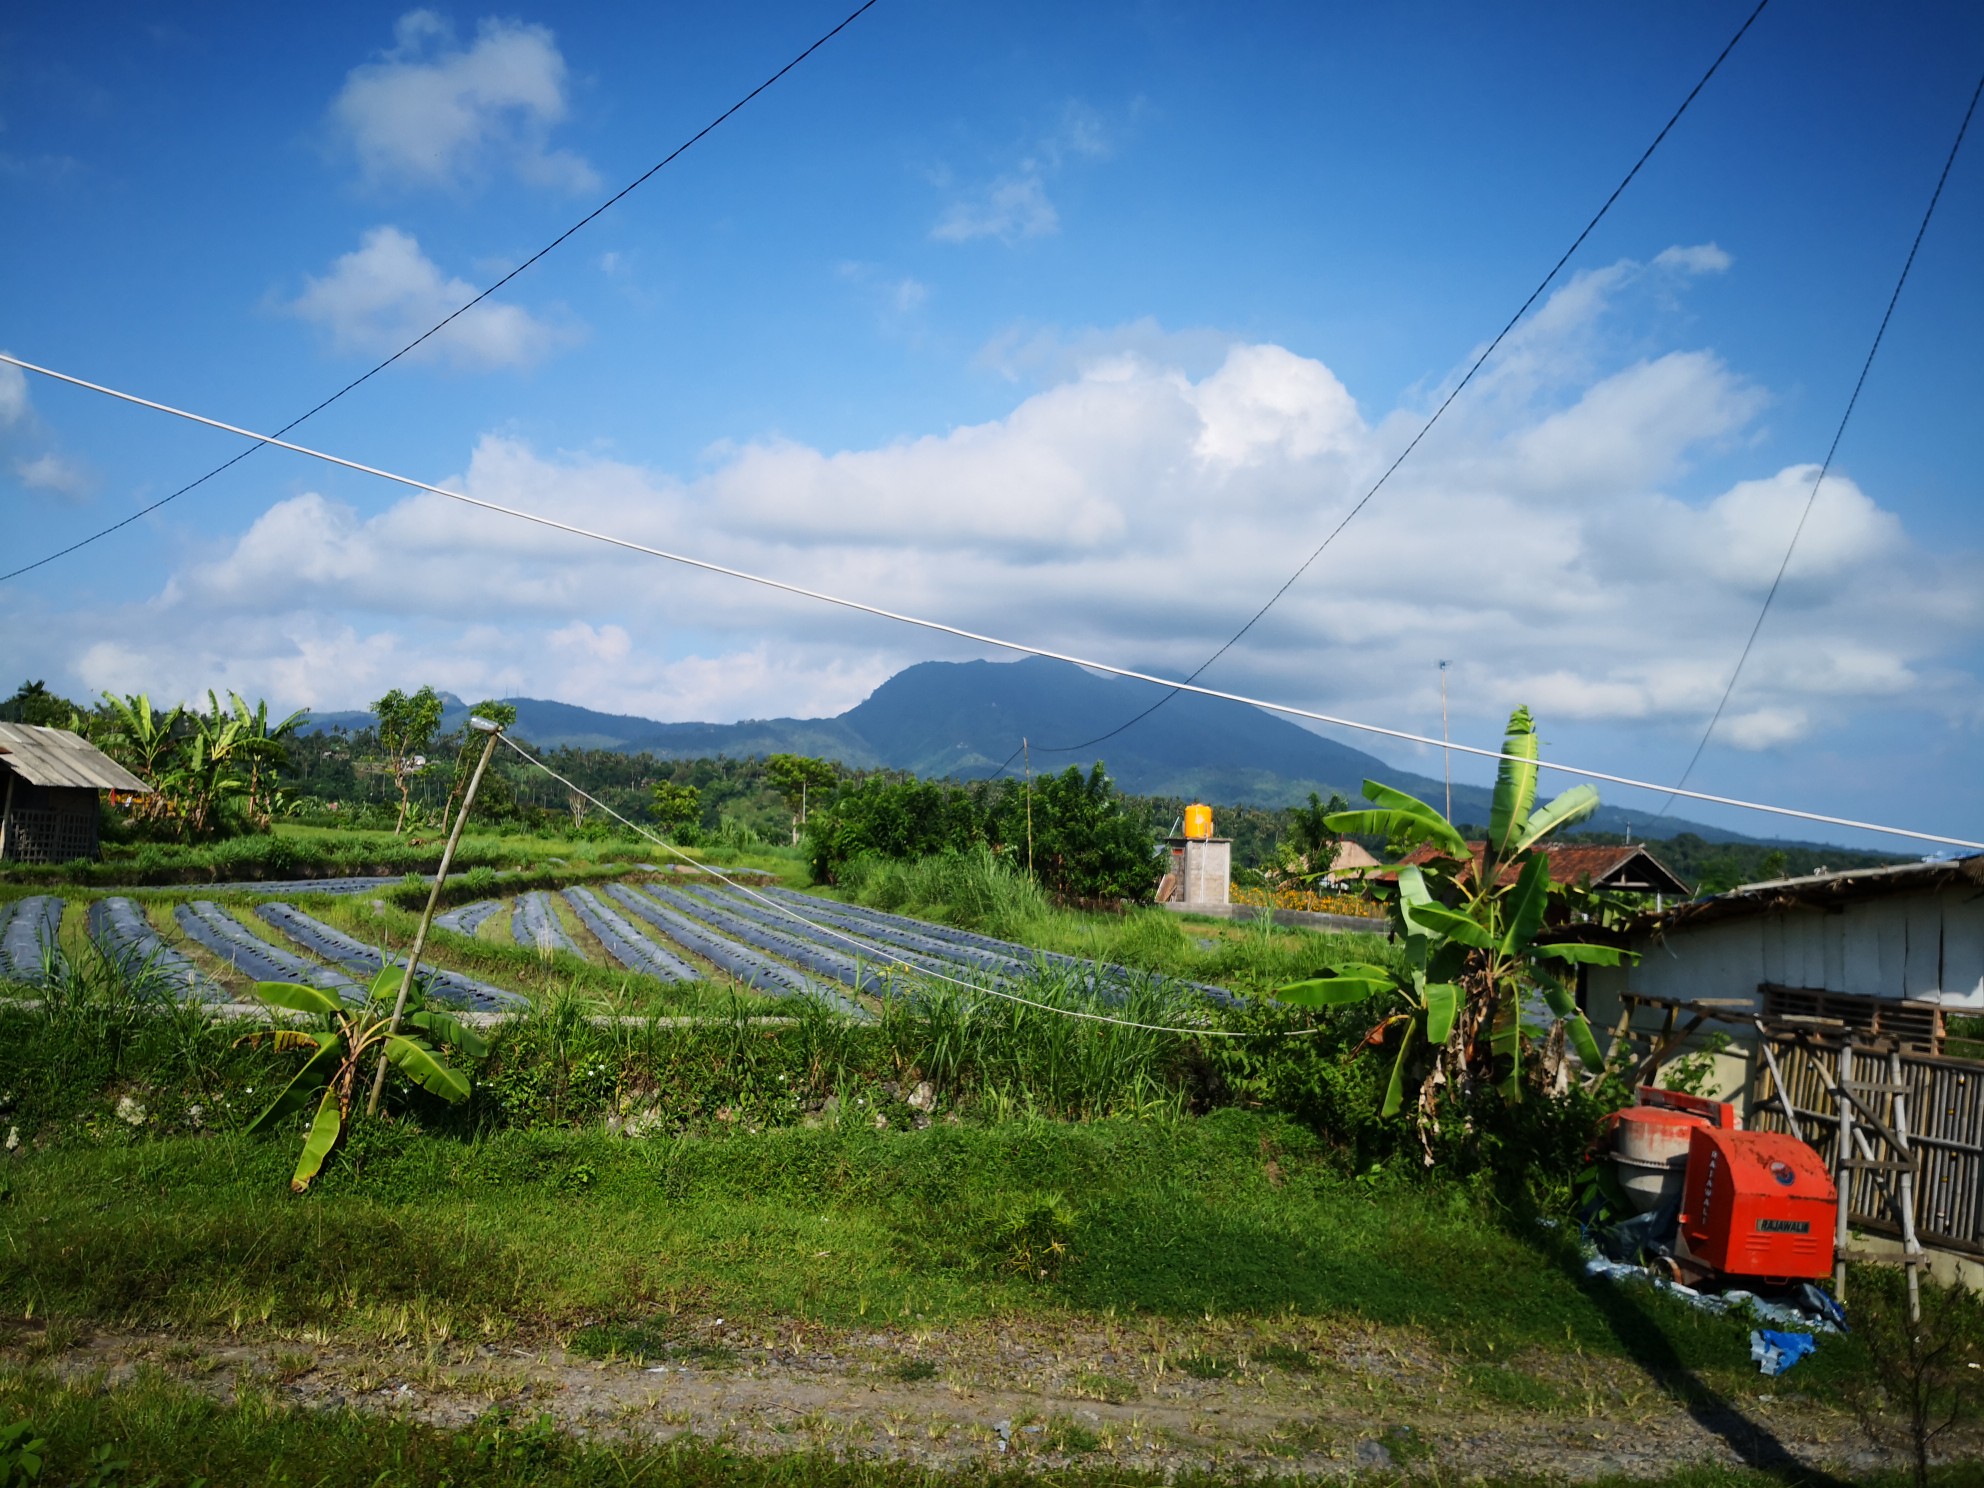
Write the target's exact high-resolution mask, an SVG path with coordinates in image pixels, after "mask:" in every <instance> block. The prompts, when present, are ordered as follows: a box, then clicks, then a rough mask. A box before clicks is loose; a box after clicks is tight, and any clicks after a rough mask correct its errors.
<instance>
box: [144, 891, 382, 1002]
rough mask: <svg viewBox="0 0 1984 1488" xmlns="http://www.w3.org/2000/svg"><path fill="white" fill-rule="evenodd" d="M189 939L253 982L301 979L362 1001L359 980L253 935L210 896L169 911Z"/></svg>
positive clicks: (310, 984) (343, 996) (309, 983)
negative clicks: (356, 980)
mask: <svg viewBox="0 0 1984 1488" xmlns="http://www.w3.org/2000/svg"><path fill="white" fill-rule="evenodd" d="M172 917H173V918H174V919H176V920H177V921H178V922H179V928H180V929H181V930H183V931H185V932H186V937H187V939H189V940H192V941H194V942H196V943H197V944H199V945H202V946H204V947H206V948H207V950H209V951H211V952H212V953H213V954H214V955H216V956H218V957H219V958H220V959H221V960H223V961H225V962H227V964H228V965H229V966H232V967H233V968H234V969H235V970H236V971H237V972H239V973H240V974H241V975H242V976H245V977H247V978H248V979H249V980H250V981H253V982H303V983H306V984H308V985H309V986H312V987H322V988H323V989H324V990H325V991H326V992H335V993H336V994H337V995H338V996H339V997H341V998H343V999H344V1000H345V1001H346V1002H363V1001H364V1000H365V993H364V990H363V989H362V988H360V987H359V985H358V983H356V982H354V981H353V980H352V979H351V978H350V977H348V976H346V975H345V974H344V973H343V972H342V971H339V970H337V969H335V968H334V967H329V966H324V965H322V964H320V963H318V962H316V961H311V960H308V959H306V958H305V957H302V956H298V955H295V954H294V953H292V952H289V951H285V950H284V949H283V948H282V947H281V946H277V945H271V944H269V942H268V941H266V940H264V939H262V937H261V936H259V935H257V934H255V932H254V931H252V930H250V929H249V928H248V927H247V926H246V925H244V924H242V923H241V922H240V921H239V920H237V919H235V918H234V916H233V915H231V914H229V913H228V912H227V911H226V910H224V909H222V908H221V907H220V906H219V905H218V904H215V903H214V902H213V901H212V900H210V899H196V900H194V901H193V902H192V903H191V904H182V905H180V906H179V907H178V908H177V909H176V910H174V911H173V912H172Z"/></svg>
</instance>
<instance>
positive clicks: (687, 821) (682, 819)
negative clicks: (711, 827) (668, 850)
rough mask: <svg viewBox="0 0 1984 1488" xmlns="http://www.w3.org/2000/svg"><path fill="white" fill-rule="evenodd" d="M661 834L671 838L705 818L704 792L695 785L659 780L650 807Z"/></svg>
mask: <svg viewBox="0 0 1984 1488" xmlns="http://www.w3.org/2000/svg"><path fill="white" fill-rule="evenodd" d="M650 809H651V811H652V812H653V815H654V819H655V823H656V825H658V826H659V827H660V828H661V835H662V836H664V837H667V838H670V839H673V838H674V837H676V836H678V835H680V834H682V833H683V832H684V831H686V830H687V829H689V828H692V827H694V826H696V825H697V824H698V823H700V822H701V821H702V819H703V793H702V792H701V791H699V790H697V789H696V788H695V787H694V786H693V785H677V784H676V783H675V782H674V781H672V780H663V781H660V782H658V783H657V784H656V785H655V788H654V804H653V806H652V807H651V808H650Z"/></svg>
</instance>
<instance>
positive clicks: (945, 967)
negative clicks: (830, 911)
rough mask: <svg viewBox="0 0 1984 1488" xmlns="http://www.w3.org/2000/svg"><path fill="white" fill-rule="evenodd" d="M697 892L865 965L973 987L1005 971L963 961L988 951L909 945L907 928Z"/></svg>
mask: <svg viewBox="0 0 1984 1488" xmlns="http://www.w3.org/2000/svg"><path fill="white" fill-rule="evenodd" d="M699 892H700V893H701V895H702V896H703V897H705V898H707V899H709V900H710V901H711V902H712V903H714V904H716V905H718V906H720V907H721V908H723V909H725V910H728V911H729V912H730V913H732V914H735V915H737V916H738V917H739V918H741V919H746V920H752V921H755V922H756V923H758V924H760V925H763V926H765V927H767V928H768V929H770V930H772V931H774V932H775V933H781V934H785V935H791V936H797V937H800V938H802V939H805V940H809V941H812V942H814V943H816V944H818V945H820V946H823V947H825V948H826V949H827V950H829V951H834V952H837V953H838V954H840V955H842V956H846V957H858V958H859V959H860V961H861V962H862V964H863V965H864V966H873V967H879V968H883V969H886V968H889V967H896V966H901V967H907V968H908V969H909V970H911V971H917V972H922V973H923V974H924V975H926V976H933V977H936V978H938V979H939V980H949V981H960V982H961V981H965V980H967V979H970V980H971V982H972V985H974V986H978V985H984V984H986V983H994V982H1000V981H1003V980H1004V979H1005V976H1006V974H1007V973H1008V970H1009V968H1007V967H1003V966H988V965H986V964H985V963H984V962H982V961H977V960H966V959H964V957H965V956H967V955H973V956H984V957H985V959H986V960H987V961H989V960H990V959H991V957H990V955H989V953H986V952H961V951H959V950H957V949H956V948H954V947H950V946H945V945H942V944H940V943H938V942H935V941H924V942H923V943H922V944H909V943H908V942H911V941H914V940H916V939H917V937H914V936H911V935H909V934H908V933H907V932H903V931H891V932H890V933H889V934H887V935H884V934H880V933H877V932H876V930H875V929H874V927H867V926H861V925H845V924H843V925H835V924H834V923H833V922H832V921H830V920H829V919H828V918H827V917H826V916H824V915H816V914H811V913H808V912H807V911H805V910H800V909H794V910H793V911H792V913H791V914H787V913H783V912H781V910H779V909H776V908H770V907H767V906H766V905H765V904H764V903H762V902H761V901H759V900H755V899H753V898H751V896H750V895H748V894H726V893H721V892H719V891H717V890H714V889H703V890H700V891H699ZM794 914H797V915H801V916H803V919H804V923H802V922H801V921H800V920H796V919H794V918H793V915H794ZM842 932H844V933H842ZM1019 969H1020V970H1024V969H1025V968H1019Z"/></svg>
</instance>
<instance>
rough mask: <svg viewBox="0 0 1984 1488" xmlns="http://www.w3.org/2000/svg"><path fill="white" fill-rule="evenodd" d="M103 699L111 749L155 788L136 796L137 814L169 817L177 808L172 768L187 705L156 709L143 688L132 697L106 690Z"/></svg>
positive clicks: (106, 737) (152, 817)
mask: <svg viewBox="0 0 1984 1488" xmlns="http://www.w3.org/2000/svg"><path fill="white" fill-rule="evenodd" d="M103 701H104V706H105V707H106V708H107V709H108V710H109V712H110V730H109V733H108V734H107V735H106V736H105V739H104V742H105V743H106V744H107V745H109V748H110V753H111V754H112V755H113V756H114V757H115V758H116V759H117V760H118V761H119V763H121V764H123V765H125V766H126V767H127V768H129V769H130V771H131V773H132V774H134V775H136V776H137V777H138V778H139V779H140V780H142V781H144V782H145V784H146V785H149V786H150V787H151V788H152V794H151V795H149V796H140V797H139V798H138V799H137V803H136V811H137V814H138V815H139V816H140V817H142V818H144V819H146V820H150V821H159V820H165V819H168V818H170V817H171V816H173V815H174V814H175V810H174V802H173V799H172V796H171V795H170V787H171V784H172V782H171V779H170V776H169V772H170V768H171V765H172V763H173V756H174V755H175V754H176V753H177V752H178V749H179V741H178V739H177V738H176V737H175V731H176V730H177V729H178V727H179V721H180V719H181V718H183V717H185V714H186V710H185V708H183V707H180V706H174V708H173V710H172V711H171V712H170V713H155V712H153V711H152V700H151V696H150V694H148V693H142V692H141V693H137V694H135V695H133V696H131V697H118V696H117V695H116V694H114V693H109V692H106V693H105V694H104V695H103Z"/></svg>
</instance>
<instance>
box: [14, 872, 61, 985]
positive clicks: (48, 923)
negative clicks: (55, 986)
mask: <svg viewBox="0 0 1984 1488" xmlns="http://www.w3.org/2000/svg"><path fill="white" fill-rule="evenodd" d="M61 928H62V901H61V899H59V898H57V897H56V896H55V895H54V894H32V895H30V896H29V897H27V898H26V899H16V900H15V901H14V902H13V903H11V904H0V977H6V978H8V979H9V980H11V981H16V982H27V983H30V984H31V985H34V986H39V985H40V984H41V983H42V981H43V980H44V979H45V978H46V976H47V971H48V963H49V962H50V960H52V959H53V958H55V957H59V956H60V955H61V950H60V942H59V940H58V939H57V937H58V934H59V932H60V931H61Z"/></svg>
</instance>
